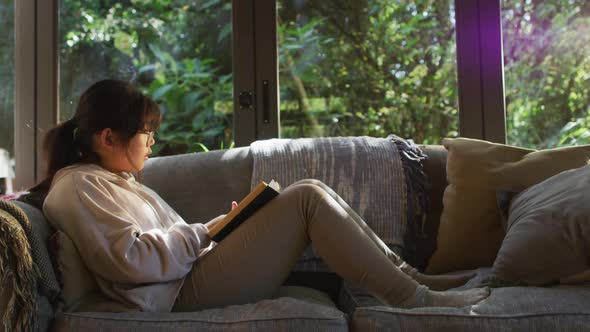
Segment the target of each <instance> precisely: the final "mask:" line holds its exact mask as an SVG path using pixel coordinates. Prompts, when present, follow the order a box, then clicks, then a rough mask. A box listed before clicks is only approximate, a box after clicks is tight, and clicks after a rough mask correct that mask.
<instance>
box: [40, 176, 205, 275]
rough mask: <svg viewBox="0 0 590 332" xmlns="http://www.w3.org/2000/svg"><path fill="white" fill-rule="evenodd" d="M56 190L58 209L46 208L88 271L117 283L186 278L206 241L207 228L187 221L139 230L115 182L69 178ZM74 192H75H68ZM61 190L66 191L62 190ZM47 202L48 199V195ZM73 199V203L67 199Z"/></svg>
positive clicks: (82, 177) (96, 178) (84, 177)
mask: <svg viewBox="0 0 590 332" xmlns="http://www.w3.org/2000/svg"><path fill="white" fill-rule="evenodd" d="M63 181H71V183H69V184H68V183H60V185H59V186H56V187H54V188H52V192H51V194H54V195H57V199H59V200H60V205H59V207H57V206H55V207H54V208H52V207H51V204H50V203H51V200H50V201H49V202H47V203H48V204H46V208H45V210H46V212H47V214H48V217H49V218H51V219H59V220H60V221H67V222H65V223H64V222H62V223H61V224H60V226H61V227H62V228H63V230H64V231H65V232H66V233H67V234H68V235H69V236H70V237H71V238H72V240H73V241H74V243H75V244H76V247H77V248H78V250H79V252H80V255H81V256H82V259H83V260H84V262H86V263H87V265H88V268H89V269H90V270H91V271H92V272H94V273H96V274H97V275H99V276H101V277H102V278H104V279H106V280H110V281H112V282H117V283H133V284H137V283H154V282H166V281H171V280H176V279H180V278H182V277H184V276H185V275H186V274H187V273H188V272H189V271H190V269H191V267H192V264H193V263H194V261H195V260H196V259H197V257H198V255H199V249H200V248H201V246H202V244H203V242H204V241H205V240H206V239H207V228H206V227H205V226H204V225H188V224H187V223H186V222H184V221H179V222H176V223H174V224H173V225H172V226H171V227H169V228H167V229H165V230H162V229H158V228H154V229H151V230H149V231H141V229H140V227H139V226H138V222H137V221H136V220H134V218H137V217H138V216H134V215H132V214H131V213H129V211H128V210H127V209H125V206H124V204H125V202H124V201H123V202H122V201H120V200H117V199H115V198H114V197H113V195H114V193H113V191H112V190H110V189H112V188H109V186H114V184H111V183H109V182H108V181H107V180H105V179H101V178H100V177H96V176H92V175H77V176H68V178H67V179H66V178H64V179H62V181H60V182H63ZM72 189H74V191H75V193H68V192H65V191H68V190H70V191H71V190H72ZM62 191H63V192H62ZM48 198H49V196H48ZM68 198H71V199H68Z"/></svg>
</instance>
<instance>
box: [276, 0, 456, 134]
mask: <svg viewBox="0 0 590 332" xmlns="http://www.w3.org/2000/svg"><path fill="white" fill-rule="evenodd" d="M453 4H454V2H453V1H425V0H418V1H405V0H403V1H382V0H369V1H361V2H357V1H345V2H341V1H309V0H307V1H305V0H281V1H279V3H278V11H279V13H278V22H277V25H278V38H279V84H280V96H281V103H280V117H281V120H280V121H281V122H280V125H281V136H282V137H304V136H305V137H317V136H348V135H371V136H386V135H388V134H396V135H398V136H401V137H405V138H412V139H414V140H415V141H417V142H421V143H430V144H436V143H440V140H441V138H442V137H445V136H456V135H458V133H457V131H458V125H459V117H458V98H457V67H456V46H455V17H454V6H453Z"/></svg>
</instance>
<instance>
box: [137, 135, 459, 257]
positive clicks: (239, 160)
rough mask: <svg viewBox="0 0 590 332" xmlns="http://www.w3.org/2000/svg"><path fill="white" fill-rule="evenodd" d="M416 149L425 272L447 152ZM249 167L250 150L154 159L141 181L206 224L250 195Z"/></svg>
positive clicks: (433, 239)
mask: <svg viewBox="0 0 590 332" xmlns="http://www.w3.org/2000/svg"><path fill="white" fill-rule="evenodd" d="M420 147H421V148H422V150H423V151H424V153H425V154H426V155H427V156H428V159H427V160H426V161H425V162H424V171H425V172H426V174H427V175H428V178H429V180H430V183H431V186H430V189H429V199H430V209H429V212H428V220H427V225H426V231H427V237H426V238H424V239H421V240H420V243H418V245H417V247H418V251H419V252H418V256H419V257H421V259H420V260H419V261H418V262H416V263H415V264H416V267H418V268H423V267H425V266H426V262H427V259H428V258H429V257H430V255H431V254H432V252H433V251H434V249H435V244H436V234H437V231H438V222H439V218H440V213H441V211H442V194H443V191H444V188H445V186H446V169H445V167H446V166H445V165H446V158H447V151H446V150H445V148H444V147H443V146H442V145H422V146H420ZM253 162H254V161H253V158H252V155H251V153H250V149H249V148H248V147H241V148H235V149H230V150H218V151H210V152H200V153H191V154H184V155H177V156H167V157H156V158H153V159H150V160H149V161H148V162H147V164H146V167H145V169H144V174H143V179H142V181H143V183H144V184H145V185H147V186H148V187H150V188H152V189H154V190H155V191H156V192H157V193H158V194H159V195H160V196H162V198H163V199H164V200H165V201H167V202H168V203H169V204H170V205H171V206H172V207H173V208H174V209H175V210H176V211H177V212H178V213H179V214H180V215H181V216H183V217H184V218H185V219H186V221H187V222H189V223H194V222H206V221H208V220H210V219H212V218H214V217H216V216H218V215H220V214H223V213H227V212H228V211H229V209H230V204H231V201H232V200H235V201H239V200H240V199H242V198H243V197H244V196H245V195H246V194H247V193H248V192H249V191H250V179H251V177H252V167H253Z"/></svg>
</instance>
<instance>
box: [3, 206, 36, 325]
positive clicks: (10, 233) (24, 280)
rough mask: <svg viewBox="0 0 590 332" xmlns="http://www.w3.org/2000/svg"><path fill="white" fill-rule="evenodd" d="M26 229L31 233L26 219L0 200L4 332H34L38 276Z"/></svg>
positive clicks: (18, 211)
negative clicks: (4, 300)
mask: <svg viewBox="0 0 590 332" xmlns="http://www.w3.org/2000/svg"><path fill="white" fill-rule="evenodd" d="M26 229H29V230H30V229H31V225H30V222H29V220H28V219H27V217H26V215H25V214H24V213H22V211H21V210H20V209H19V208H18V207H17V206H16V205H14V204H13V203H11V202H8V201H4V200H0V282H1V285H2V286H1V287H2V290H1V291H0V293H1V294H2V298H3V299H6V298H7V299H8V301H7V303H6V307H5V308H2V310H3V312H0V315H1V317H2V324H3V327H4V329H3V330H4V331H33V330H35V329H36V328H35V324H36V321H35V318H36V317H35V315H34V313H35V310H36V306H37V280H38V276H39V273H38V270H37V268H36V266H35V264H34V263H33V257H32V255H31V247H30V245H29V241H28V239H27V234H26Z"/></svg>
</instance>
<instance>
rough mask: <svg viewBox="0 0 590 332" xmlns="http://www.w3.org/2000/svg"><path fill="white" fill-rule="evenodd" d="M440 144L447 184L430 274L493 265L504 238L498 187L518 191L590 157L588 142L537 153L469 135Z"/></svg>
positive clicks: (429, 263) (579, 165) (429, 265)
mask: <svg viewBox="0 0 590 332" xmlns="http://www.w3.org/2000/svg"><path fill="white" fill-rule="evenodd" d="M443 145H444V146H445V148H446V149H447V150H448V158H447V179H448V182H449V184H448V186H447V187H446V189H445V192H444V195H443V205H444V207H443V211H442V215H441V220H440V226H439V230H438V237H437V249H436V251H435V252H434V254H433V255H432V257H431V258H430V261H429V262H428V267H427V269H426V271H427V272H428V273H443V272H448V271H454V270H464V269H470V268H477V267H481V266H491V265H492V264H493V262H494V259H495V257H496V254H497V252H498V249H499V248H500V244H501V243H502V239H503V237H504V231H503V229H502V223H501V217H500V212H499V210H498V207H497V205H496V190H497V189H506V190H512V191H522V190H524V189H526V188H528V187H530V186H532V185H534V184H536V183H539V182H541V181H543V180H544V179H546V178H548V177H551V176H553V175H555V174H557V173H559V172H561V171H564V170H567V169H572V168H577V167H581V166H583V165H585V164H586V163H587V162H588V159H589V157H590V145H584V146H577V147H567V148H558V149H550V150H543V151H535V150H530V149H524V148H519V147H515V146H509V145H503V144H496V143H490V142H486V141H480V140H474V139H467V138H457V139H448V138H447V139H444V140H443Z"/></svg>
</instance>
